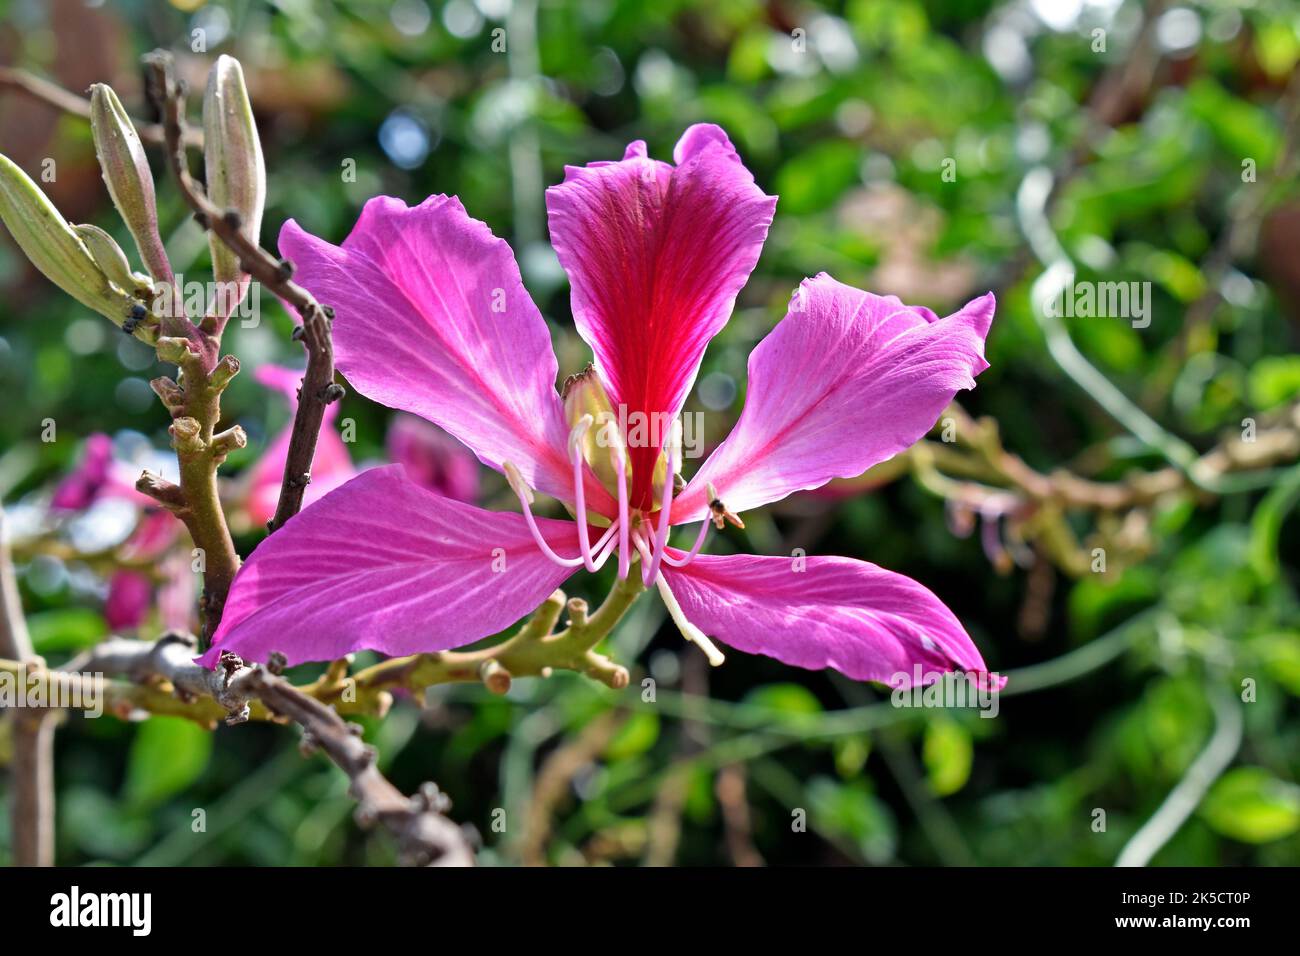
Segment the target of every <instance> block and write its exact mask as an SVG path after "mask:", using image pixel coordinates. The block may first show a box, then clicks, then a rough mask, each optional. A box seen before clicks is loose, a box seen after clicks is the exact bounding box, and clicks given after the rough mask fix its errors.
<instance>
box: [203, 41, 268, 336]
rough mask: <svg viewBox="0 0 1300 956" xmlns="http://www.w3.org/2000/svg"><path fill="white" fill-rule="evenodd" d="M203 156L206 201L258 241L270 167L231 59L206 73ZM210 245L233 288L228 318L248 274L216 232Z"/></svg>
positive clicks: (215, 266) (216, 267)
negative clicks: (231, 214) (234, 217)
mask: <svg viewBox="0 0 1300 956" xmlns="http://www.w3.org/2000/svg"><path fill="white" fill-rule="evenodd" d="M203 158H204V162H205V164H206V167H207V176H208V198H210V199H211V200H212V202H213V203H214V204H215V205H216V206H218V207H220V208H221V209H222V210H223V211H226V210H233V211H234V212H236V213H238V215H239V222H240V228H241V230H242V231H243V233H244V235H246V236H247V237H248V238H249V239H251V240H252V241H253V242H257V241H258V236H259V234H260V233H261V231H262V210H263V208H264V207H265V205H266V165H265V163H264V162H263V161H262V144H261V141H260V140H259V139H258V137H257V124H256V123H254V122H253V107H252V104H250V103H249V101H248V90H247V88H245V86H244V71H243V69H242V68H241V67H240V65H239V61H238V60H236V59H235V58H234V57H231V56H225V55H222V56H219V57H217V62H216V63H215V64H214V65H213V67H212V70H211V72H210V73H208V89H207V92H206V94H205V95H204V97H203ZM208 242H209V244H210V246H211V248H212V273H213V278H215V279H216V281H217V282H218V283H220V285H219V286H218V288H223V289H226V288H229V289H233V290H235V292H234V295H233V296H232V295H229V294H227V296H226V299H227V301H226V302H222V303H221V305H220V310H221V311H222V312H224V313H226V314H229V312H230V311H231V310H233V309H234V307H235V306H237V305H238V304H239V303H240V302H242V301H243V298H244V294H245V292H246V291H247V288H248V275H247V274H246V273H244V272H243V270H241V269H240V268H239V257H238V256H236V255H235V254H234V253H233V252H231V251H230V249H229V248H227V247H226V244H225V243H223V242H222V241H221V239H220V238H218V237H217V235H216V234H215V233H213V234H211V235H210V236H209V237H208Z"/></svg>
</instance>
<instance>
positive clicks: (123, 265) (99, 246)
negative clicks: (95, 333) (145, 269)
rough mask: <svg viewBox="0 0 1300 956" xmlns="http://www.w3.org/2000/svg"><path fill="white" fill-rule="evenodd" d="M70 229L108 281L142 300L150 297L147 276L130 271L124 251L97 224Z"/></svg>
mask: <svg viewBox="0 0 1300 956" xmlns="http://www.w3.org/2000/svg"><path fill="white" fill-rule="evenodd" d="M72 229H73V231H74V232H76V234H77V237H78V238H79V239H80V240H81V241H82V243H84V244H85V246H86V249H87V250H88V251H89V252H90V255H91V258H93V259H94V260H95V265H97V266H99V270H100V271H101V272H102V273H104V276H105V277H106V278H107V279H108V281H109V282H111V283H113V284H114V285H115V286H117V287H118V288H119V289H121V290H122V291H123V292H126V293H128V294H130V295H133V296H135V297H136V298H137V299H140V300H142V301H148V300H149V299H150V298H151V297H152V295H153V284H152V283H151V282H150V281H149V278H148V276H142V275H138V274H137V273H134V272H132V271H131V264H130V263H129V262H128V261H127V258H126V253H125V252H123V251H122V247H121V246H119V245H118V244H117V242H116V241H114V239H113V237H112V236H110V235H109V234H108V233H106V232H105V231H104V230H103V229H100V228H99V227H98V226H91V225H87V224H85V223H83V224H81V225H79V226H73V227H72Z"/></svg>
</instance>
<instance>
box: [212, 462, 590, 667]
mask: <svg viewBox="0 0 1300 956" xmlns="http://www.w3.org/2000/svg"><path fill="white" fill-rule="evenodd" d="M538 526H539V527H540V528H541V530H542V533H543V534H545V535H546V537H547V540H548V541H549V543H550V544H551V545H552V547H554V548H555V549H556V550H557V551H560V552H562V553H565V554H576V553H577V549H578V536H577V531H576V527H577V526H576V525H574V524H573V523H572V522H570V521H548V520H546V519H538ZM498 549H499V550H498ZM572 573H573V569H571V568H563V567H560V566H558V565H556V564H554V563H552V562H551V561H550V560H549V559H548V558H546V557H544V556H543V555H542V553H541V552H540V551H539V550H538V548H537V545H536V544H535V543H534V541H533V539H532V536H531V535H530V534H529V531H528V527H527V525H526V524H525V522H524V519H523V517H522V516H521V515H518V514H512V513H509V512H493V511H484V510H483V509H481V508H476V507H474V506H473V505H467V504H463V503H462V502H459V501H453V500H452V499H450V498H443V497H441V496H439V495H436V494H433V493H432V492H430V491H426V490H424V489H423V488H421V487H419V486H418V485H416V484H415V483H414V482H413V481H411V480H410V479H409V478H407V477H406V474H405V471H404V469H403V468H402V466H401V465H388V466H385V467H383V468H374V469H371V470H370V471H366V472H363V473H362V474H361V475H359V476H357V477H356V478H354V479H352V481H350V482H348V483H347V484H346V485H344V486H343V487H341V488H339V489H337V490H336V491H334V492H333V493H331V494H329V495H326V496H325V497H324V498H322V499H321V500H320V501H318V502H316V503H315V504H314V505H312V506H311V507H309V508H307V509H305V510H304V511H302V512H301V513H300V514H298V515H295V516H294V517H293V518H291V519H290V520H289V521H288V522H287V523H286V524H285V526H284V527H283V528H282V529H280V530H279V531H277V532H276V533H275V534H273V535H271V536H270V537H269V538H267V539H266V540H265V541H263V542H262V543H261V544H260V545H258V547H257V549H256V550H254V551H253V553H252V555H251V556H250V557H249V559H248V561H247V562H245V564H244V566H243V567H242V568H241V569H240V571H239V573H238V574H237V575H236V576H235V581H234V584H233V586H232V587H231V589H230V594H229V597H228V598H227V599H226V606H225V610H224V611H223V613H222V616H221V626H220V628H218V630H217V633H216V636H215V638H214V640H213V646H212V648H211V649H210V650H209V651H208V653H207V654H205V655H204V656H203V657H202V658H201V663H203V664H204V665H206V666H208V667H211V666H214V664H215V663H216V661H217V658H218V657H219V655H220V653H221V651H223V650H229V651H233V652H234V653H236V654H238V655H239V656H240V657H243V658H245V659H247V660H254V661H265V660H266V659H267V657H268V656H269V655H270V654H271V653H272V652H273V651H279V652H280V653H282V654H284V655H285V656H286V657H287V658H288V660H289V663H290V664H296V663H299V662H302V661H326V660H334V659H336V658H338V657H341V656H343V655H344V654H348V653H351V652H353V651H359V650H374V651H379V652H381V653H384V654H389V655H402V654H415V653H419V652H423V651H440V650H446V649H447V648H451V647H460V646H462V645H464V644H469V643H472V642H473V641H476V640H478V639H479V638H482V637H486V636H487V635H489V634H495V633H496V632H498V631H500V630H502V629H503V628H506V627H508V626H509V625H511V624H512V623H514V622H515V621H517V620H519V619H520V618H521V617H523V616H524V615H526V614H528V613H530V612H531V611H533V610H535V609H536V608H537V607H538V606H539V605H540V604H541V603H542V601H543V600H545V599H546V597H547V596H548V595H549V594H550V593H551V592H552V591H554V590H555V588H556V587H558V586H559V584H560V583H561V582H562V581H564V579H565V578H567V577H568V576H569V575H570V574H572Z"/></svg>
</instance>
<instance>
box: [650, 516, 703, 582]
mask: <svg viewBox="0 0 1300 956" xmlns="http://www.w3.org/2000/svg"><path fill="white" fill-rule="evenodd" d="M711 527H713V522H712V521H711V520H710V519H709V518H707V517H706V518H705V519H704V520H703V521H701V522H700V533H699V534H698V535H697V536H696V538H695V546H694V547H693V548H691V550H690V551H688V552H687V553H686V555H685V556H684V557H680V558H674V557H673V556H672V555H671V554H669V553H668V552H666V551H665V552H664V564H666V565H668V566H669V567H673V568H684V567H686V565H688V564H690V563H691V562H692V561H694V560H695V556H696V555H698V554H699V553H700V549H701V548H703V547H704V541H705V539H707V538H708V536H709V528H711ZM646 586H647V587H649V585H646Z"/></svg>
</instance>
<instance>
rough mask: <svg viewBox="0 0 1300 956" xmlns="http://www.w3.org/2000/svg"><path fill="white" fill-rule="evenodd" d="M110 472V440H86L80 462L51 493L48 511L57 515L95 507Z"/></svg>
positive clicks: (97, 436)
mask: <svg viewBox="0 0 1300 956" xmlns="http://www.w3.org/2000/svg"><path fill="white" fill-rule="evenodd" d="M112 468H113V439H112V438H110V437H109V436H107V435H105V434H104V433H103V432H95V433H94V434H93V435H90V436H89V437H87V438H86V444H85V447H84V448H83V449H82V452H81V458H80V459H79V460H78V461H77V464H76V466H75V467H74V468H73V470H72V472H71V473H69V474H68V476H67V477H65V478H64V479H63V480H62V481H60V482H59V484H58V486H57V487H56V488H55V489H54V495H53V496H52V497H51V498H50V507H51V508H53V509H55V510H56V511H84V510H85V509H86V508H89V507H90V506H91V504H93V503H94V501H95V499H96V498H98V497H99V494H100V492H101V491H102V490H103V489H104V486H105V485H106V484H107V483H108V481H109V474H110V472H111V470H112Z"/></svg>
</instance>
